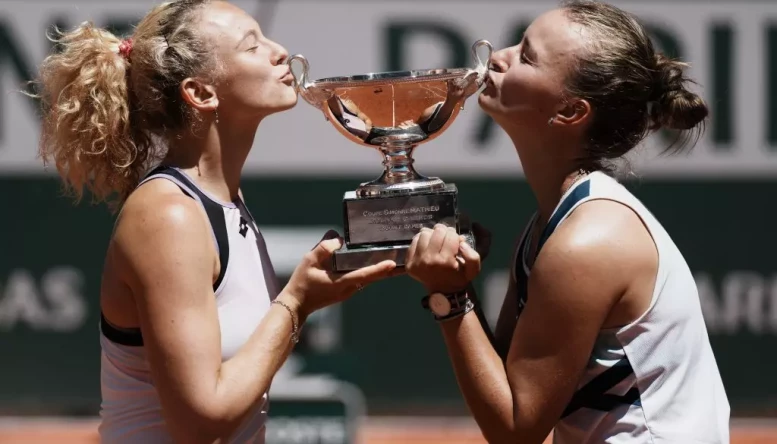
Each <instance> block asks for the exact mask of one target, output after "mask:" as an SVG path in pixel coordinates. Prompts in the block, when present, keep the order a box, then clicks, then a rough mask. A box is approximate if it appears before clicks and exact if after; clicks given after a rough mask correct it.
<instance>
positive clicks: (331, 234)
mask: <svg viewBox="0 0 777 444" xmlns="http://www.w3.org/2000/svg"><path fill="white" fill-rule="evenodd" d="M338 237H340V233H338V232H337V231H336V230H328V231H327V232H326V233H324V237H322V238H321V240H320V241H318V242H319V243H321V242H322V241H325V240H329V239H335V238H338Z"/></svg>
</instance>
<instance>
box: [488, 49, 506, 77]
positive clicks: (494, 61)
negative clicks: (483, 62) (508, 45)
mask: <svg viewBox="0 0 777 444" xmlns="http://www.w3.org/2000/svg"><path fill="white" fill-rule="evenodd" d="M505 55H506V49H500V50H499V51H495V52H494V53H493V54H491V59H490V60H489V65H490V66H489V68H490V69H492V70H494V71H496V72H505V71H507V68H509V65H508V63H507V57H505Z"/></svg>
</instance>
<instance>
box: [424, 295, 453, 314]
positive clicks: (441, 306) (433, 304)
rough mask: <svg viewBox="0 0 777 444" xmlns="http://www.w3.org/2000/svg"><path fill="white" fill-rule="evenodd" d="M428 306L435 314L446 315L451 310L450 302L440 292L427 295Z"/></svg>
mask: <svg viewBox="0 0 777 444" xmlns="http://www.w3.org/2000/svg"><path fill="white" fill-rule="evenodd" d="M429 308H430V309H431V310H432V313H434V314H436V315H437V316H446V315H448V314H449V313H450V312H451V302H450V301H449V300H448V298H447V297H445V295H444V294H442V293H435V294H433V295H431V296H430V297H429Z"/></svg>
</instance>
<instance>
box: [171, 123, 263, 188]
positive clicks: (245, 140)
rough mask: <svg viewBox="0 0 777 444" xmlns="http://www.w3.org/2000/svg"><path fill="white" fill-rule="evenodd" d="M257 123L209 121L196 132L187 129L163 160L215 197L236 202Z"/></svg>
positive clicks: (172, 144)
mask: <svg viewBox="0 0 777 444" xmlns="http://www.w3.org/2000/svg"><path fill="white" fill-rule="evenodd" d="M258 125H259V123H258V122H257V123H256V124H254V125H248V126H245V125H244V126H240V127H238V126H237V125H230V124H229V123H227V122H224V121H223V120H222V121H221V122H219V123H216V122H215V121H213V122H210V123H209V126H208V128H207V130H199V131H197V132H198V133H199V134H197V135H194V134H192V131H185V132H184V134H182V135H181V137H180V138H177V139H176V140H175V141H174V142H173V143H171V146H170V150H169V151H168V153H167V156H166V157H165V159H164V162H163V163H164V164H165V165H170V166H175V167H178V168H180V169H181V170H182V171H184V172H185V173H187V175H189V177H191V178H192V180H194V181H195V182H196V183H197V185H198V186H200V187H202V188H203V189H204V190H206V191H207V192H208V193H210V194H212V195H213V196H215V197H216V198H218V199H220V200H224V201H226V202H231V201H234V200H235V199H237V198H238V193H239V190H240V176H241V173H242V171H243V166H244V165H245V162H246V159H247V158H248V153H249V152H250V151H251V146H252V145H253V142H254V137H255V135H256V130H257V128H258ZM203 131H204V132H205V133H204V134H202V132H203Z"/></svg>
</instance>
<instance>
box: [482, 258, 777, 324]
mask: <svg viewBox="0 0 777 444" xmlns="http://www.w3.org/2000/svg"><path fill="white" fill-rule="evenodd" d="M508 276H509V273H508V271H507V270H496V271H493V272H491V273H489V274H488V275H486V276H485V279H484V291H483V293H484V294H483V311H484V314H485V315H486V318H487V320H488V322H489V325H491V327H492V328H493V327H494V326H496V321H497V318H498V317H499V310H500V309H501V307H502V302H503V301H504V298H505V292H506V291H507V279H508ZM695 279H696V286H697V288H698V290H699V302H700V304H701V308H702V312H703V313H704V321H705V323H706V324H707V330H708V331H709V332H710V333H711V334H717V335H735V334H740V333H749V334H753V335H777V274H775V275H771V276H765V275H763V274H761V273H758V272H753V271H732V272H729V273H726V274H725V275H723V277H722V278H715V277H713V276H712V275H711V274H710V273H706V272H699V273H697V274H696V275H695Z"/></svg>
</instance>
